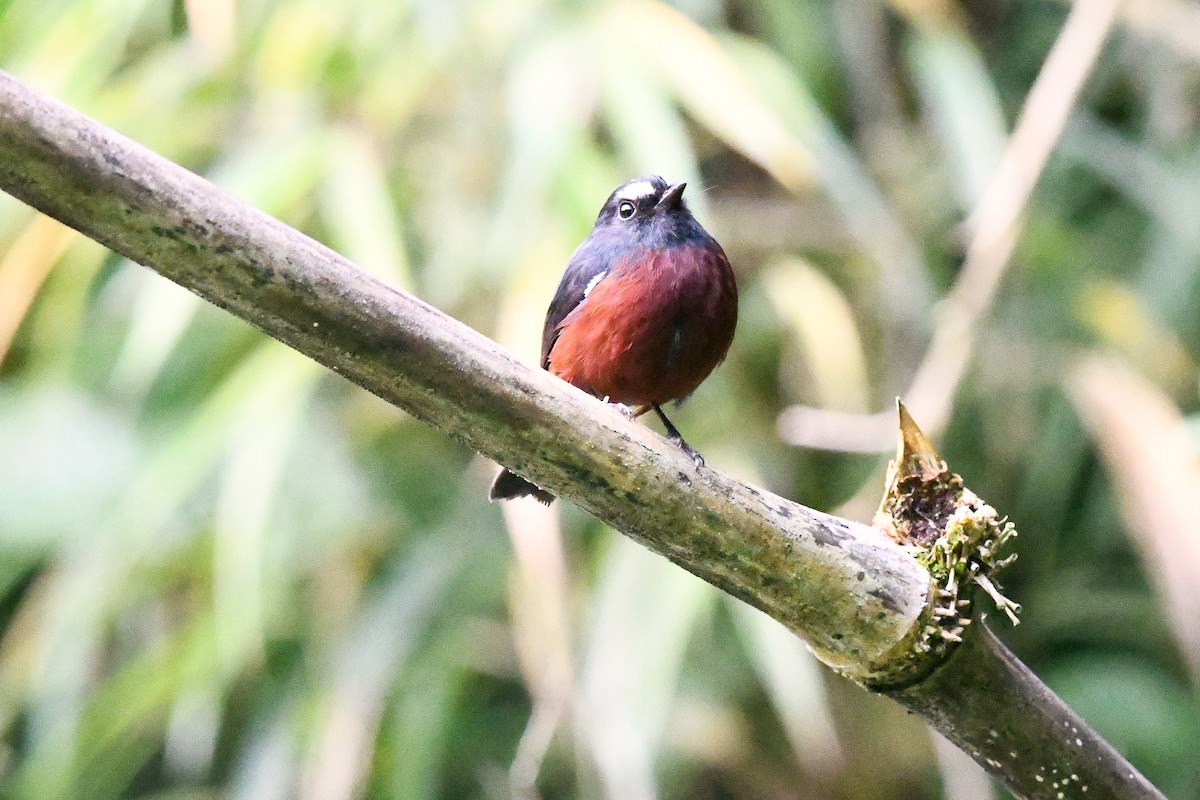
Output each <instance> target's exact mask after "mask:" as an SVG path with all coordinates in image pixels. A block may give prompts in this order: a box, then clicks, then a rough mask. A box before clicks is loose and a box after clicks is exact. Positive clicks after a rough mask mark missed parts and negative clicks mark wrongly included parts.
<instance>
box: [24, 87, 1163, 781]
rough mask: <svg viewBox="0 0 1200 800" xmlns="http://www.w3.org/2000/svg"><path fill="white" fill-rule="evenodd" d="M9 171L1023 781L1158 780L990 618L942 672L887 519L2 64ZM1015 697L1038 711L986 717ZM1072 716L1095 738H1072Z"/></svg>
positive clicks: (81, 221) (906, 560) (81, 219)
mask: <svg viewBox="0 0 1200 800" xmlns="http://www.w3.org/2000/svg"><path fill="white" fill-rule="evenodd" d="M0 188H3V189H4V190H5V191H7V192H9V193H11V194H13V195H15V196H16V197H18V198H20V199H21V200H23V201H25V202H27V203H29V204H30V205H32V206H34V207H36V208H38V209H40V210H42V211H43V212H45V213H47V214H49V215H50V216H52V217H55V218H57V219H59V220H60V221H62V222H64V223H66V224H67V225H70V226H71V227H74V228H76V229H78V230H80V231H81V232H83V233H84V234H86V235H88V236H90V237H91V238H93V239H95V240H97V241H99V242H101V243H103V244H105V245H106V246H108V247H110V248H111V249H113V250H115V251H117V252H119V253H121V254H123V255H125V256H127V257H129V258H131V259H133V260H135V261H137V262H139V263H142V264H145V265H147V266H149V267H151V268H152V269H154V270H156V271H158V272H159V273H161V274H163V275H165V276H166V277H168V278H170V279H171V280H173V281H175V282H177V283H179V284H181V285H183V286H185V287H187V288H189V289H191V290H192V291H194V292H196V293H197V294H199V295H200V296H202V297H204V298H206V299H207V300H209V301H211V302H213V303H215V304H216V305H218V306H221V307H222V308H225V309H228V310H229V311H231V312H232V313H234V314H236V315H237V316H239V317H241V318H243V319H245V320H248V321H249V322H251V323H253V324H254V325H256V326H258V327H259V328H261V329H262V330H264V331H265V332H267V333H268V334H270V335H271V336H274V337H275V338H277V339H279V340H280V341H282V342H284V343H285V344H287V345H289V346H291V347H294V348H296V349H297V350H299V351H301V352H303V353H305V354H306V355H308V356H310V357H312V358H313V359H315V360H317V361H318V362H320V363H322V364H324V365H326V366H328V367H329V368H330V369H332V370H334V371H335V372H337V373H339V374H341V375H343V376H344V377H346V378H348V379H349V380H351V381H353V382H355V383H357V384H358V385H360V386H362V387H364V388H366V389H367V390H369V391H371V392H373V393H375V394H377V395H379V396H380V397H382V398H384V399H385V400H388V401H389V402H392V403H394V404H395V405H397V406H399V407H401V408H403V409H405V410H406V411H408V412H409V413H411V414H413V415H414V416H415V417H417V418H419V419H421V420H423V421H425V422H427V423H428V424H430V425H433V426H435V427H436V428H438V429H439V430H442V431H444V432H446V433H447V434H449V435H451V436H452V437H454V438H455V439H457V440H459V441H461V442H463V443H464V444H466V445H467V446H468V447H471V448H473V449H475V450H478V451H479V452H481V453H483V454H484V455H487V456H489V457H491V458H494V459H496V460H497V461H500V462H502V463H504V464H507V465H509V466H510V467H512V468H513V469H515V470H516V471H518V472H520V473H521V474H523V475H525V476H526V477H528V478H530V479H531V480H534V481H536V482H537V483H538V484H540V485H543V486H545V487H546V488H548V489H550V490H551V491H553V492H554V493H555V494H557V495H559V496H560V497H563V498H565V499H568V500H571V501H572V502H575V503H576V504H578V505H579V506H581V507H582V508H584V509H586V510H587V511H589V512H591V513H592V514H594V515H596V516H597V517H599V518H600V519H602V520H604V521H605V522H607V523H609V524H610V525H612V526H613V527H615V528H617V529H619V530H621V531H622V532H624V533H626V534H627V535H629V536H631V537H632V538H634V539H636V540H637V541H639V542H641V543H642V544H644V545H646V546H647V547H649V548H651V549H652V550H654V551H656V552H658V553H660V554H662V555H664V556H666V557H667V558H669V559H671V560H672V561H674V562H675V563H677V564H679V565H680V566H682V567H684V568H685V569H687V570H689V571H691V572H693V573H695V574H696V575H698V576H700V577H701V578H703V579H705V580H706V581H708V582H710V583H712V584H714V585H716V586H718V587H720V588H721V589H723V590H725V591H727V592H729V593H730V594H733V595H734V596H736V597H739V598H741V599H743V600H745V601H746V602H748V603H750V604H751V605H754V606H756V607H758V608H760V609H762V610H763V611H765V612H766V613H768V614H770V615H771V616H772V617H774V618H775V619H777V620H779V621H781V622H783V623H784V624H785V625H787V626H788V627H789V628H790V629H791V630H793V631H794V632H796V633H797V634H798V635H800V636H801V637H802V638H804V639H805V641H807V642H808V644H809V645H810V646H811V647H812V648H813V650H814V651H815V652H816V653H817V655H818V656H819V657H820V658H821V659H822V660H823V661H824V662H825V663H827V664H829V665H830V666H832V667H833V668H834V669H837V670H839V671H840V672H842V673H843V674H845V675H847V676H848V677H850V678H852V679H854V680H856V681H858V682H860V683H862V684H864V685H867V686H870V687H872V688H875V689H877V690H886V691H889V692H890V693H891V695H892V696H893V697H895V698H896V699H897V700H898V701H900V702H901V703H904V704H905V705H907V706H908V707H910V708H912V709H914V710H915V711H917V712H918V713H919V714H921V715H922V716H923V717H924V718H926V719H927V720H929V721H930V722H931V723H932V724H934V725H935V727H937V728H938V729H939V730H941V731H942V732H943V733H945V734H946V735H947V736H949V737H950V738H951V739H952V740H954V741H956V742H957V743H958V744H959V745H960V746H962V747H964V749H966V750H967V751H968V752H970V753H972V754H973V755H974V756H975V757H976V758H977V759H978V760H980V763H982V764H983V765H984V766H985V767H986V768H987V769H989V771H991V772H992V773H993V774H995V775H998V776H1000V777H1001V778H1002V779H1004V780H1005V781H1006V782H1008V783H1009V785H1010V786H1013V787H1014V788H1015V789H1016V790H1018V791H1019V792H1021V793H1022V794H1024V795H1025V796H1029V797H1038V796H1047V797H1053V796H1055V795H1054V794H1052V793H1051V794H1046V793H1041V792H1040V791H1038V790H1039V789H1040V785H1039V784H1037V783H1035V782H1034V779H1033V778H1032V777H1028V776H1026V777H1028V780H1022V779H1021V776H1020V774H1019V773H1021V771H1022V764H1020V763H1019V761H1014V760H1013V759H1010V758H1007V757H1004V758H1001V756H1002V755H1003V754H1004V753H1008V752H1018V753H1022V754H1024V753H1026V752H1033V751H1030V750H1027V749H1026V747H1025V745H1024V744H1023V742H1025V741H1036V742H1038V743H1039V745H1038V747H1040V748H1042V749H1040V750H1038V751H1036V752H1040V753H1042V754H1043V755H1044V756H1045V757H1046V758H1051V757H1053V759H1054V761H1053V763H1054V764H1055V765H1059V767H1060V768H1061V769H1070V770H1071V773H1067V774H1077V775H1079V776H1080V782H1081V783H1083V782H1086V783H1088V785H1089V786H1090V787H1091V793H1090V794H1087V795H1082V796H1084V797H1099V796H1110V797H1127V798H1135V797H1137V798H1141V797H1158V796H1159V795H1158V794H1157V793H1155V791H1154V789H1153V787H1151V786H1150V785H1149V784H1148V783H1146V782H1145V780H1144V779H1143V778H1142V777H1141V776H1140V775H1138V774H1137V772H1136V771H1135V770H1133V768H1132V767H1130V766H1129V765H1128V764H1126V763H1125V762H1124V760H1123V759H1121V757H1120V755H1118V754H1117V753H1116V752H1115V751H1113V750H1112V749H1111V748H1110V747H1109V746H1108V745H1107V744H1106V743H1104V741H1103V740H1102V739H1100V738H1099V737H1097V736H1096V735H1095V734H1094V733H1092V732H1091V731H1090V729H1088V728H1087V726H1086V725H1085V724H1084V723H1083V722H1082V720H1079V719H1078V718H1077V717H1075V716H1074V715H1073V714H1071V712H1070V710H1069V709H1066V708H1065V707H1064V706H1062V705H1061V703H1058V704H1057V705H1056V704H1055V703H1056V702H1057V699H1056V698H1054V697H1053V695H1052V694H1050V693H1049V690H1047V689H1045V687H1044V686H1042V685H1041V684H1040V683H1039V682H1038V681H1037V679H1036V678H1035V677H1033V676H1032V674H1030V673H1029V672H1028V671H1027V670H1023V668H1021V667H1020V665H1019V663H1018V662H1016V661H1015V659H1013V657H1012V656H1011V655H1009V654H1008V653H1007V652H1006V651H1005V650H1004V649H1003V647H1002V646H1001V645H1000V644H999V643H997V642H995V640H994V639H991V638H990V637H989V636H987V635H984V634H977V636H978V637H979V638H976V637H972V636H968V637H967V644H966V645H964V646H961V647H958V648H957V649H955V650H951V651H949V652H950V653H953V654H954V655H953V658H951V659H950V661H949V662H948V663H947V664H946V666H943V667H942V668H941V669H938V670H937V671H934V670H935V668H936V667H937V666H938V664H939V663H940V662H942V661H943V660H944V659H945V656H946V654H947V651H946V650H945V649H939V648H935V649H934V650H933V652H926V651H922V650H920V649H919V648H918V647H917V646H916V645H917V643H918V642H920V641H921V637H922V635H923V633H924V632H925V631H927V630H928V629H929V625H930V624H931V620H932V619H933V618H932V616H931V614H932V608H933V604H932V603H930V599H931V598H932V597H934V596H935V595H936V593H935V592H932V591H931V580H930V575H929V573H928V572H927V571H926V569H925V568H924V567H923V566H922V565H921V564H920V563H918V562H917V561H916V560H915V559H914V558H913V557H912V556H911V555H910V552H909V550H907V549H905V548H903V547H901V546H900V545H898V544H896V543H894V542H893V541H891V540H890V539H888V538H887V537H885V536H883V535H882V534H881V533H880V532H879V531H878V530H876V529H874V528H871V527H869V526H865V525H860V524H856V523H853V522H849V521H846V520H842V519H838V518H836V517H832V516H829V515H827V514H822V513H820V512H818V511H814V510H811V509H808V508H805V507H803V506H800V505H797V504H795V503H792V502H790V501H788V500H786V499H784V498H781V497H778V496H775V495H773V494H770V493H768V492H765V491H762V490H760V489H756V488H754V487H751V486H748V485H746V484H743V483H741V482H739V481H736V480H734V479H733V478H731V477H729V476H728V475H725V474H724V473H721V472H719V471H718V470H715V469H712V468H711V467H702V468H699V469H697V468H696V467H695V466H693V464H692V462H691V460H690V459H689V458H687V457H686V456H684V455H683V453H682V452H681V451H680V450H679V449H678V448H676V447H674V446H673V445H671V444H669V443H667V442H666V440H664V439H663V438H662V437H660V436H658V435H657V434H655V433H654V432H652V431H650V430H649V429H648V428H645V427H644V426H642V425H639V424H637V423H634V422H631V421H630V420H627V419H625V418H624V417H623V416H622V415H620V414H618V413H616V412H614V411H612V410H610V409H609V408H608V407H607V406H606V405H605V404H603V403H601V402H599V401H597V400H596V399H594V398H591V397H589V396H587V395H586V394H584V393H582V392H580V391H578V390H576V389H575V388H573V387H571V386H568V385H567V384H565V383H563V382H562V381H560V380H558V379H557V378H554V377H553V376H551V375H549V374H548V373H546V372H544V371H542V370H536V369H531V368H529V367H527V366H525V365H524V364H522V363H520V362H519V361H517V360H516V359H515V358H513V356H512V355H511V354H509V353H508V352H507V351H505V350H503V349H501V348H500V347H498V346H497V345H496V344H495V343H493V342H492V341H491V340H489V339H487V338H486V337H484V336H482V335H480V334H479V333H477V332H475V331H473V330H471V329H469V328H467V327H465V326H464V325H462V324H460V323H458V322H456V321H454V320H452V319H450V318H449V317H447V316H445V315H444V314H442V313H440V312H439V311H437V310H436V309H434V308H431V307H430V306H428V305H427V304H425V303H423V302H421V301H420V300H418V299H416V298H414V297H412V296H410V295H408V294H405V293H403V292H401V291H398V290H396V289H394V288H391V287H389V286H387V285H385V284H383V283H382V282H381V281H379V280H377V279H376V278H374V277H372V276H370V275H368V274H366V273H364V272H362V271H361V270H359V269H357V268H356V267H355V266H354V265H353V264H351V263H349V262H348V261H346V260H345V259H344V258H342V257H340V256H338V255H337V254H336V253H334V252H332V251H331V250H329V249H328V248H326V247H324V246H322V245H320V244H318V243H317V242H314V241H313V240H311V239H309V238H307V237H305V236H303V235H301V234H300V233H298V232H297V231H295V230H292V229H291V228H288V227H287V226H285V225H283V224H282V223H280V222H278V221H277V220H274V219H272V218H270V217H268V216H267V215H265V214H262V213H261V212H258V211H255V210H254V209H251V208H249V207H247V206H245V205H244V204H243V203H241V202H239V201H238V200H236V199H234V198H233V197H231V196H230V195H228V194H226V193H225V192H223V191H221V190H220V189H217V188H216V187H214V186H213V185H211V184H210V183H208V182H207V181H204V180H203V179H201V178H199V177H197V176H196V175H194V174H192V173H190V172H188V171H186V170H184V169H183V168H181V167H179V166H177V165H175V164H172V163H170V162H168V161H166V160H165V159H163V158H161V157H159V156H156V155H155V154H153V153H151V152H149V151H147V150H145V149H144V148H142V147H140V146H138V145H137V144H135V143H133V142H131V141H129V140H128V139H125V138H124V137H121V136H120V135H118V134H116V133H114V132H113V131H111V130H108V129H107V128H104V127H103V126H101V125H99V124H98V123H96V122H94V121H92V120H89V119H87V118H86V117H84V116H82V115H80V114H79V113H77V112H75V111H73V110H71V109H69V108H67V107H65V106H63V105H61V104H58V103H56V102H54V101H52V100H50V99H48V98H46V97H44V96H42V95H40V94H38V93H37V92H35V91H33V90H31V89H29V88H28V87H26V86H24V85H22V84H21V83H20V82H18V81H16V80H15V79H14V78H12V77H11V76H9V75H7V74H5V73H3V72H0ZM481 491H482V487H481ZM931 673H932V677H928V678H927V676H930V674H931ZM977 676H985V678H986V680H987V681H991V680H993V679H994V680H995V681H996V683H994V684H992V683H986V682H985V683H983V684H982V685H980V684H979V683H978V681H977V680H976V682H975V683H972V682H971V681H972V680H975V679H976V677H977ZM926 678H927V679H926ZM997 687H1002V688H1004V689H1006V690H1011V692H1012V694H1011V695H1003V694H1000V693H999V692H998V691H997ZM965 691H970V692H971V694H970V695H969V697H964V696H963V695H962V694H961V692H965ZM1014 699H1018V700H1021V702H1022V705H1020V706H1019V707H1020V708H1026V705H1025V703H1026V699H1027V702H1028V704H1033V705H1034V706H1035V710H1036V711H1037V713H1027V714H1025V716H1024V717H1023V719H1024V720H1025V722H1023V723H1022V722H1021V721H1020V720H1021V719H1022V718H1016V719H1015V720H1014V722H1013V725H1012V726H1011V727H1009V726H1004V727H1003V728H1002V729H997V732H996V735H992V730H991V729H990V727H989V725H990V724H991V723H990V721H991V720H994V719H1000V718H1001V714H1002V713H1003V712H1005V711H1006V709H1010V706H1011V705H1012V702H1013V700H1014ZM1051 701H1054V702H1051ZM1031 724H1037V725H1040V726H1041V727H1038V728H1036V729H1034V730H1033V731H1032V733H1031V732H1029V731H1027V730H1025V729H1024V728H1023V727H1022V726H1023V725H1031ZM1064 728H1065V729H1066V730H1069V731H1071V732H1072V733H1073V734H1074V735H1075V736H1077V737H1079V738H1080V740H1086V745H1087V746H1086V747H1084V748H1082V749H1077V748H1076V747H1075V745H1073V744H1070V743H1069V742H1067V744H1064V743H1063V742H1064V741H1065V740H1064V739H1063V737H1062V736H1061V735H1059V734H1061V733H1062V732H1063V729H1064ZM1021 737H1024V738H1021ZM1056 742H1057V743H1058V745H1059V747H1058V749H1055V743H1056ZM1093 757H1095V759H1097V761H1095V762H1094V761H1093V760H1092V759H1093ZM1065 796H1074V795H1072V794H1071V793H1070V792H1068V794H1067V795H1065Z"/></svg>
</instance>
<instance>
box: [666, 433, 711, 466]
mask: <svg viewBox="0 0 1200 800" xmlns="http://www.w3.org/2000/svg"><path fill="white" fill-rule="evenodd" d="M667 439H669V440H670V441H672V442H674V443H675V444H677V445H678V446H679V449H680V450H682V451H683V452H684V453H686V454H687V455H688V456H689V457H690V458H691V459H692V463H693V464H695V465H696V469H699V468H700V467H703V466H704V456H702V455H700V454H699V453H698V452H696V450H695V448H693V447H692V446H691V445H690V444H688V443H687V442H685V441H684V440H683V437H682V436H679V435H678V434H676V435H675V436H670V435H668V436H667Z"/></svg>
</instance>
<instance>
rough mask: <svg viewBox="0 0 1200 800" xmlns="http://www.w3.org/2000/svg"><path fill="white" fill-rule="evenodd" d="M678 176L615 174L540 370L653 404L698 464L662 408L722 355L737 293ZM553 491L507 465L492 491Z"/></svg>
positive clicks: (551, 317) (573, 269)
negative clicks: (618, 177)
mask: <svg viewBox="0 0 1200 800" xmlns="http://www.w3.org/2000/svg"><path fill="white" fill-rule="evenodd" d="M686 186H687V184H686V183H684V182H679V183H668V182H667V181H666V180H664V179H663V178H662V177H661V176H657V175H655V176H648V177H639V178H633V179H632V180H628V181H626V182H625V183H622V184H621V185H620V186H618V187H617V188H616V189H614V190H613V192H612V194H611V195H609V197H608V200H606V201H605V203H604V206H603V207H602V208H601V209H600V213H599V215H598V216H597V217H596V222H595V224H594V225H593V226H592V230H591V232H590V233H589V234H588V236H587V237H586V238H585V239H584V240H583V242H582V243H581V244H580V245H579V247H578V248H576V250H575V252H574V254H573V255H572V256H571V259H570V261H569V262H568V263H567V268H566V270H565V271H564V273H563V276H562V280H561V281H560V282H559V284H558V290H557V291H556V292H555V294H554V299H553V300H551V301H550V307H549V309H548V310H547V312H546V321H545V324H544V326H543V328H542V353H541V365H542V368H543V369H545V370H548V371H549V372H550V373H551V374H553V375H556V376H558V377H559V378H562V379H563V380H565V381H566V382H567V383H570V384H572V385H574V386H576V387H578V388H580V389H582V390H583V391H585V392H587V393H589V394H591V395H594V396H595V397H598V398H600V399H602V400H604V401H605V402H607V403H610V404H613V405H617V406H618V407H620V408H622V409H623V410H625V411H626V412H627V413H628V414H630V415H631V416H633V417H638V416H641V415H642V414H644V413H646V412H647V411H651V410H653V411H654V413H655V415H657V416H658V418H659V420H660V421H661V422H662V424H663V427H664V428H665V430H666V433H667V438H668V439H670V440H671V441H673V442H675V444H677V445H678V446H679V447H680V448H681V449H682V450H683V451H684V452H685V453H686V454H688V455H689V456H690V457H691V458H692V459H693V461H694V462H695V464H696V466H697V467H699V466H701V465H702V464H703V463H704V459H703V458H701V456H700V454H699V453H697V452H696V451H695V450H694V449H693V448H692V447H691V446H689V445H688V444H687V442H686V441H684V438H683V436H682V435H681V434H680V433H679V430H678V429H677V428H676V427H675V426H674V425H673V424H671V421H670V420H669V419H667V415H666V414H665V413H663V409H662V407H663V405H664V404H666V403H669V402H671V401H676V403H677V404H678V403H681V402H683V400H684V399H686V398H687V397H688V396H689V395H690V394H691V393H692V392H693V391H695V390H696V387H698V386H699V385H700V384H701V382H703V381H704V379H705V378H707V377H708V375H709V374H710V373H711V372H712V371H713V370H714V369H715V368H716V366H717V365H718V364H719V363H721V361H722V360H724V358H725V355H726V353H728V352H729V346H730V344H731V343H732V342H733V333H734V329H735V328H736V327H737V315H738V290H737V282H736V280H735V279H734V274H733V268H732V267H731V266H730V264H729V259H728V258H727V257H726V256H725V251H724V250H722V249H721V245H720V244H718V243H717V240H716V239H714V238H713V237H712V236H711V235H710V234H709V233H708V231H706V230H705V229H704V228H703V227H702V226H701V225H700V223H699V222H697V221H696V218H695V217H693V216H692V214H691V212H690V211H689V210H688V207H687V205H686V204H685V203H684V200H683V190H684V189H685V188H686ZM525 496H530V497H533V498H535V499H536V500H538V501H540V502H542V503H545V504H546V505H549V504H550V503H551V502H552V501H553V500H554V495H553V494H551V493H550V492H548V491H546V490H545V489H542V488H540V487H538V486H536V485H535V484H533V483H531V482H530V481H528V480H526V479H525V478H522V477H521V476H519V475H517V474H516V473H514V472H512V471H510V470H508V469H507V468H505V469H501V471H500V473H499V474H498V475H497V476H496V479H495V480H494V481H493V483H492V487H491V491H490V492H489V498H490V499H491V500H493V501H495V500H509V499H514V498H518V497H525Z"/></svg>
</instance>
